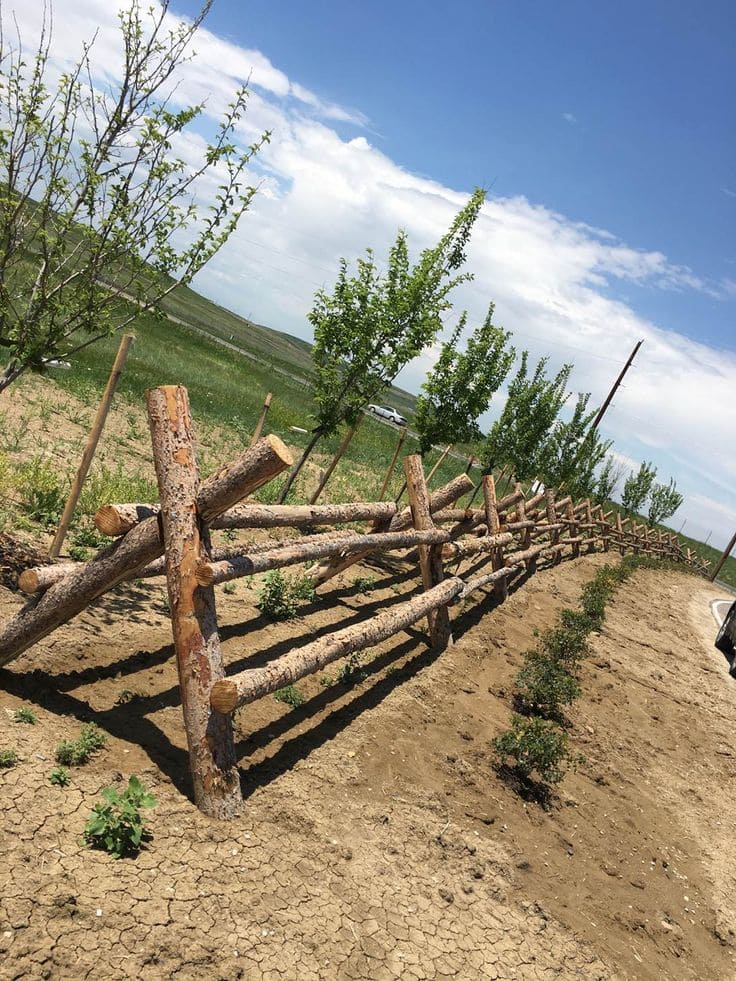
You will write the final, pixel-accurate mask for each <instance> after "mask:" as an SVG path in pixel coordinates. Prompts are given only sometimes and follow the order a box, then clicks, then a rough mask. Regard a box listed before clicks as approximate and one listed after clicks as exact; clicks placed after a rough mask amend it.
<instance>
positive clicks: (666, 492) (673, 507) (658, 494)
mask: <svg viewBox="0 0 736 981" xmlns="http://www.w3.org/2000/svg"><path fill="white" fill-rule="evenodd" d="M683 500H684V498H683V496H682V494H681V493H680V492H679V491H678V489H677V484H676V483H675V481H674V480H673V479H672V478H670V482H669V484H654V486H653V487H652V490H651V492H650V495H649V513H648V514H647V519H648V521H649V524H650V525H651V526H654V525H658V524H661V523H662V522H663V521H666V520H667V518H671V517H672V515H673V514H674V513H675V511H677V509H678V508H679V507H680V505H681V504H682V502H683Z"/></svg>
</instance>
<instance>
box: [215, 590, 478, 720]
mask: <svg viewBox="0 0 736 981" xmlns="http://www.w3.org/2000/svg"><path fill="white" fill-rule="evenodd" d="M462 591H463V583H462V580H460V579H457V578H455V577H453V578H452V579H445V580H444V582H441V583H440V584H439V585H438V586H433V587H432V589H430V590H427V592H426V593H421V594H420V595H419V596H415V597H414V598H413V599H410V600H407V601H406V602H405V603H402V604H401V605H400V606H397V607H394V608H393V609H390V610H386V611H384V612H383V613H378V614H376V616H374V617H371V618H370V619H369V620H364V621H362V622H361V623H356V624H352V625H351V626H349V627H344V628H343V629H342V630H336V631H335V632H334V633H332V634H329V635H328V636H327V637H320V638H319V640H315V641H312V643H310V644H306V645H305V646H304V647H301V648H298V649H296V650H293V651H290V652H289V653H288V654H285V655H283V656H282V657H280V658H278V659H277V660H275V661H271V663H270V664H266V665H264V667H262V668H249V669H248V670H246V671H241V672H239V673H238V674H234V675H232V676H231V677H230V678H225V679H224V680H222V681H218V682H217V683H216V684H215V685H213V687H212V694H211V696H210V701H211V704H212V707H213V708H214V709H215V711H217V712H234V711H235V709H236V708H238V707H239V706H241V705H247V704H248V703H249V702H254V701H255V700H256V699H257V698H261V697H262V696H263V695H269V694H271V693H272V692H275V691H278V690H279V689H280V688H284V687H285V686H286V685H292V684H294V683H295V682H297V681H299V679H300V678H304V677H305V676H306V675H308V674H313V673H314V672H315V671H319V670H320V669H322V668H324V667H326V666H327V665H328V664H331V663H332V662H333V661H336V660H337V659H338V658H340V657H345V655H347V654H353V653H355V652H357V651H364V650H365V649H366V648H368V647H373V646H374V645H375V644H380V643H381V642H382V641H384V640H388V638H389V637H392V636H393V635H394V634H397V633H399V631H401V630H405V629H406V628H407V627H410V626H411V625H412V624H413V623H416V622H417V620H421V618H422V617H424V616H426V615H427V614H428V613H429V612H430V611H431V610H435V609H437V608H438V607H440V606H444V605H445V604H447V603H451V602H452V601H453V600H454V599H455V598H456V597H458V596H459V595H460V594H461V593H462Z"/></svg>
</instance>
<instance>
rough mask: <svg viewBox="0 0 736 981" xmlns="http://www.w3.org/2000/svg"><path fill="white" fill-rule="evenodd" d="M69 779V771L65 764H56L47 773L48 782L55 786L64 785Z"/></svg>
mask: <svg viewBox="0 0 736 981" xmlns="http://www.w3.org/2000/svg"><path fill="white" fill-rule="evenodd" d="M69 779H70V778H69V771H68V770H67V768H66V767H65V766H57V767H55V768H54V769H53V770H52V771H51V773H49V783H52V784H53V785H54V786H55V787H66V785H67V784H68V783H69Z"/></svg>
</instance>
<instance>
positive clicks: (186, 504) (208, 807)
mask: <svg viewBox="0 0 736 981" xmlns="http://www.w3.org/2000/svg"><path fill="white" fill-rule="evenodd" d="M147 405H148V415H149V424H150V429H151V440H152V446H153V458H154V466H155V470H156V476H157V480H158V487H159V499H160V500H159V503H158V504H156V503H153V502H148V503H133V504H125V503H122V504H113V505H106V506H104V507H102V508H100V509H99V511H98V512H97V514H96V516H95V523H96V526H97V528H98V529H99V530H100V531H101V532H103V533H104V534H106V535H109V536H112V537H114V538H115V541H113V543H112V544H111V545H109V546H107V547H106V548H103V549H102V550H101V551H100V552H98V554H97V555H95V556H94V557H93V558H92V559H90V560H89V561H88V562H86V563H84V564H77V563H60V564H55V565H48V566H39V567H36V568H33V569H28V570H26V571H25V572H24V573H23V574H22V575H21V576H20V580H19V585H20V588H21V589H22V590H23V591H24V592H26V593H28V594H30V598H29V600H28V602H27V603H26V605H25V606H24V607H23V608H22V609H21V610H20V611H19V612H18V613H17V614H16V615H15V616H14V617H12V618H11V619H10V620H9V621H8V622H7V623H5V624H4V625H2V626H0V666H2V665H5V664H7V663H8V662H9V661H11V660H13V659H14V658H16V657H17V656H18V655H20V654H21V653H23V652H24V651H26V650H28V648H30V647H31V646H33V645H34V644H36V643H38V641H40V640H42V639H43V638H44V637H46V636H47V635H48V634H50V633H51V632H52V631H53V630H55V629H56V628H57V627H59V626H61V625H62V624H64V623H66V622H67V621H69V620H71V619H72V618H73V617H75V616H77V615H78V614H79V613H81V612H82V611H83V610H84V609H86V608H87V607H88V606H89V605H90V603H92V602H93V601H94V600H96V599H97V598H99V597H100V596H102V595H103V594H104V593H106V592H108V591H109V590H110V589H113V588H114V587H116V586H117V585H119V584H120V583H122V582H125V581H126V580H130V579H134V578H141V577H148V576H162V575H165V576H166V581H167V587H168V593H169V607H170V615H171V622H172V632H173V638H174V647H175V651H176V659H177V667H178V672H179V686H180V690H181V698H182V710H183V715H184V727H185V730H186V736H187V742H188V746H189V756H190V767H191V772H192V781H193V788H194V799H195V802H196V804H197V806H198V807H199V808H200V809H201V810H202V811H203V812H204V813H206V814H208V815H210V816H212V817H216V818H220V819H229V818H232V817H233V816H234V815H235V814H237V813H238V811H239V810H240V807H241V803H242V797H241V790H240V782H239V778H238V772H237V766H236V759H235V749H234V741H233V731H232V712H233V711H234V710H235V709H237V708H238V707H239V706H242V705H245V704H247V703H248V702H252V701H254V700H255V699H257V698H260V697H262V696H263V695H266V694H268V693H270V692H275V691H277V690H278V689H280V688H283V687H284V686H285V685H289V684H292V683H293V682H295V681H297V680H299V679H300V678H303V677H305V676H306V675H308V674H311V673H313V672H315V671H317V670H320V669H321V668H323V667H325V666H326V665H328V664H329V663H331V662H333V661H335V660H336V659H338V658H341V657H344V656H346V655H349V654H354V653H356V652H359V651H361V650H365V649H366V648H368V647H370V646H372V645H374V644H376V643H379V642H382V641H384V640H387V639H388V638H389V637H391V636H393V635H395V634H397V633H399V632H400V631H402V630H405V629H406V628H407V627H409V626H411V625H412V624H415V623H417V622H418V621H420V620H422V619H423V618H425V617H426V619H427V622H428V626H429V637H430V643H431V645H432V647H433V648H435V649H437V650H442V649H444V648H445V647H446V646H447V645H448V644H450V643H451V642H452V621H451V616H450V610H451V608H452V606H453V605H455V604H456V603H458V602H459V601H460V600H463V599H467V598H468V597H469V596H470V595H471V594H473V593H476V592H478V591H479V590H481V589H492V590H493V593H494V594H495V596H496V597H497V599H498V600H499V601H503V600H504V599H505V598H506V596H507V594H508V587H509V582H510V581H511V580H512V579H514V578H515V577H517V576H519V575H521V574H522V573H525V574H526V575H527V576H528V575H531V574H533V573H534V572H535V571H536V569H537V566H538V563H539V562H541V561H543V560H549V561H552V562H559V561H562V560H563V559H565V558H576V557H577V556H578V555H580V554H581V552H582V551H583V550H587V551H592V550H596V549H598V548H601V549H602V550H604V551H607V550H608V549H609V548H611V547H617V548H619V549H620V551H621V553H622V554H623V553H624V552H626V551H634V552H636V553H639V552H644V553H647V554H649V555H655V556H657V557H662V558H669V559H671V560H673V561H678V562H684V563H686V564H688V565H689V566H691V567H692V568H693V569H695V570H697V571H701V572H705V571H706V570H705V567H704V566H703V564H702V563H700V562H699V561H698V560H696V559H694V558H693V556H692V555H691V554H690V550H689V549H687V550H686V551H683V549H682V548H681V546H680V545H679V543H678V542H677V541H676V540H675V539H674V537H673V536H672V535H671V534H669V533H663V532H661V531H659V532H658V533H657V534H656V535H655V534H654V533H653V532H650V531H649V530H648V529H646V528H640V527H638V526H637V525H635V524H632V522H631V521H630V520H629V519H624V520H622V519H621V516H620V515H619V514H616V516H615V519H614V520H613V521H611V520H610V519H611V518H612V513H611V512H607V513H605V514H604V513H603V509H602V508H601V507H600V506H592V505H591V502H590V501H589V500H585V501H582V502H577V503H576V502H574V501H573V500H572V499H571V497H570V496H569V495H566V496H565V497H562V498H560V499H559V500H556V497H555V493H554V491H553V490H551V489H547V490H543V491H540V492H538V493H536V494H533V495H531V496H530V497H528V498H527V497H526V495H525V494H524V491H523V488H522V487H521V485H520V484H516V486H515V487H514V490H513V491H512V492H511V493H509V494H507V495H506V496H505V497H503V498H501V499H500V500H499V499H497V496H496V486H495V482H494V478H493V477H492V476H486V477H484V478H483V479H482V483H481V489H482V492H483V505H482V507H478V508H472V507H468V508H459V507H457V502H458V501H459V500H460V499H461V498H462V497H463V496H465V495H466V494H468V493H469V492H471V491H472V490H473V486H474V485H473V482H472V481H471V480H470V478H469V477H468V476H467V474H462V475H461V476H459V477H456V478H455V479H454V480H452V481H450V482H449V483H448V484H445V485H444V486H443V487H440V488H438V489H437V490H435V491H434V492H432V493H430V492H429V490H428V489H427V479H426V478H425V475H424V471H423V468H422V461H421V458H420V457H419V456H418V455H416V454H413V455H409V456H407V457H405V458H404V473H405V478H406V487H407V490H408V494H409V506H408V507H406V508H404V509H399V507H398V505H397V504H396V503H394V502H386V501H376V502H355V503H348V504H324V505H316V504H309V505H284V504H282V505H263V504H257V503H246V504H242V503H241V502H242V501H243V499H244V498H246V497H248V496H249V495H250V494H252V493H253V492H254V491H255V490H256V489H258V488H259V487H261V486H263V485H264V484H266V483H267V482H268V481H270V480H272V479H273V478H274V477H276V476H278V475H279V474H281V473H282V472H283V471H285V470H287V469H288V468H289V467H291V466H292V464H293V460H292V457H291V454H290V452H289V450H288V449H287V447H286V446H285V445H284V444H283V443H282V442H281V440H280V439H279V438H278V437H277V436H274V435H270V436H266V437H265V438H263V439H258V440H257V441H256V442H255V443H253V444H252V445H251V446H250V447H249V448H248V449H247V450H245V451H244V452H243V453H241V454H240V456H239V457H237V458H236V459H235V460H234V461H233V462H232V463H230V464H228V465H226V466H224V467H222V468H221V469H220V470H218V471H217V472H216V473H215V474H213V475H212V476H210V477H208V478H207V479H206V480H204V481H202V482H200V480H199V470H198V467H197V461H196V456H195V449H194V437H193V432H192V422H191V417H190V414H189V403H188V397H187V392H186V389H184V388H182V387H180V386H164V387H161V388H155V389H151V390H150V391H149V392H148V393H147ZM395 463H396V459H394V460H393V461H392V465H391V467H390V470H393V467H394V465H395ZM366 522H369V523H370V524H369V527H368V528H366V527H365V523H366ZM356 523H357V524H361V525H362V527H360V528H351V529H346V528H340V529H337V530H334V529H333V530H332V531H326V532H325V531H321V532H319V533H317V534H308V535H307V536H304V537H299V536H296V537H292V538H289V539H286V540H282V541H275V540H267V541H265V542H259V543H257V544H246V545H232V546H226V547H217V548H213V547H212V546H211V544H210V530H211V529H235V528H239V529H248V528H258V529H271V528H293V529H297V530H298V529H304V530H307V531H310V532H311V531H312V530H313V529H317V528H324V527H329V526H330V525H336V524H339V525H348V524H349V525H355V524H356ZM387 552H400V553H402V554H401V558H402V559H403V561H405V562H417V561H418V564H419V571H420V576H421V589H420V591H419V592H418V593H417V594H415V595H413V596H411V597H410V598H409V599H407V600H404V601H402V602H401V603H399V604H398V605H395V606H392V607H390V608H389V609H386V610H385V611H382V612H380V613H378V614H376V615H374V616H373V617H371V618H370V619H369V620H366V621H363V622H361V623H357V624H351V625H350V626H348V627H344V628H342V629H337V630H335V631H334V632H333V633H331V634H328V635H327V636H324V637H321V638H319V639H318V640H315V641H313V642H311V643H309V644H307V645H305V646H302V647H300V648H297V649H294V650H292V651H290V652H288V653H287V654H284V655H282V656H280V657H278V658H276V659H275V660H273V661H271V662H270V663H268V664H266V665H264V666H263V667H258V668H250V669H247V670H245V671H241V672H239V673H237V674H235V675H232V676H230V677H227V676H226V672H225V666H224V663H223V658H222V652H221V649H220V641H219V634H218V626H217V615H216V610H215V597H214V592H213V587H214V586H215V585H216V584H218V583H223V582H227V581H229V580H232V579H236V578H239V577H242V576H249V575H252V574H253V573H259V572H266V571H268V570H272V569H279V568H283V567H285V566H289V565H294V564H298V563H303V562H306V561H317V560H319V564H318V565H316V566H314V567H313V568H311V569H310V572H309V575H310V577H311V579H312V582H313V584H314V587H315V588H320V587H322V586H324V584H325V583H327V582H328V581H329V580H331V579H332V578H334V576H336V575H337V574H338V573H340V572H343V571H344V570H345V569H347V568H349V567H350V566H351V565H353V564H354V563H356V562H359V561H361V560H363V559H366V558H368V557H371V556H376V555H380V554H383V553H387ZM468 558H473V559H474V560H475V562H476V564H475V566H474V573H475V574H474V576H473V578H466V579H463V578H462V577H461V576H459V575H458V572H459V568H460V564H461V563H462V561H463V560H465V559H468ZM485 562H488V563H489V564H490V570H489V571H484V570H483V569H482V565H483V564H484V563H485ZM450 563H452V564H454V570H453V571H452V572H450V571H449V570H448V568H447V566H448V565H449V564H450ZM479 566H480V568H479Z"/></svg>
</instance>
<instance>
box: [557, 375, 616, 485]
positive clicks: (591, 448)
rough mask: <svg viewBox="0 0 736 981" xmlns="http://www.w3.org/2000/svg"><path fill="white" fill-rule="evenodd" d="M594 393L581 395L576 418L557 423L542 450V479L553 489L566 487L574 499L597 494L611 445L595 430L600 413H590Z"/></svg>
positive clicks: (578, 400) (576, 404) (575, 413)
mask: <svg viewBox="0 0 736 981" xmlns="http://www.w3.org/2000/svg"><path fill="white" fill-rule="evenodd" d="M589 401H590V393H589V392H585V393H580V394H579V395H578V398H577V402H576V403H575V408H574V410H573V414H572V418H571V419H570V420H569V421H567V422H563V421H562V420H559V421H558V422H557V423H555V425H554V427H553V428H552V431H551V432H550V435H549V438H548V439H547V442H546V444H545V445H544V447H543V449H542V450H541V453H540V455H541V457H542V462H541V465H540V470H539V475H540V476H541V477H542V478H543V480H544V482H545V483H546V484H548V485H549V486H551V487H562V485H563V484H564V486H565V489H566V491H567V492H568V493H570V494H572V495H573V496H574V497H586V496H589V495H591V494H592V493H593V491H594V489H595V486H596V483H597V478H596V473H595V471H596V469H597V468H598V466H599V465H600V464H601V463H602V461H603V460H604V459H605V456H606V454H607V453H608V451H609V449H610V448H611V442H610V441H605V440H603V439H601V437H600V435H599V433H598V431H597V430H596V429H593V428H591V423H592V421H593V418H594V417H595V414H596V411H597V410H595V409H594V410H592V411H590V412H589V411H588V402H589Z"/></svg>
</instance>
